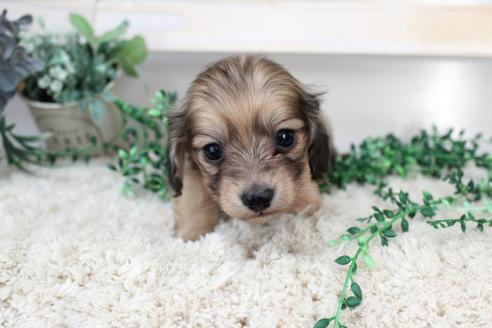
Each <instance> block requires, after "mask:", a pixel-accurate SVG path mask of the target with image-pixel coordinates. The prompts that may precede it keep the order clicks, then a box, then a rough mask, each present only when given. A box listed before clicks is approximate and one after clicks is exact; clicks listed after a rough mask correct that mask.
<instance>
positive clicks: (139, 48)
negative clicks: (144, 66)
mask: <svg viewBox="0 0 492 328" xmlns="http://www.w3.org/2000/svg"><path fill="white" fill-rule="evenodd" d="M116 57H117V58H118V60H119V62H120V64H121V66H122V68H123V69H124V70H125V72H126V73H127V74H128V75H130V76H137V73H136V70H135V68H134V66H135V65H137V64H140V63H141V62H143V61H144V60H145V58H147V46H146V44H145V40H144V38H142V37H141V36H138V35H137V36H134V37H133V38H131V39H130V40H128V41H125V42H123V44H122V45H121V47H120V48H119V49H118V51H117V53H116Z"/></svg>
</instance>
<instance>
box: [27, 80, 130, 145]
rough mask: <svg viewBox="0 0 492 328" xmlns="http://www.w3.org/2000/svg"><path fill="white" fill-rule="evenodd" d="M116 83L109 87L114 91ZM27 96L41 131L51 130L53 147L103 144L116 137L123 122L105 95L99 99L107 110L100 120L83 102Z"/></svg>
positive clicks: (49, 140) (50, 139)
mask: <svg viewBox="0 0 492 328" xmlns="http://www.w3.org/2000/svg"><path fill="white" fill-rule="evenodd" d="M113 87H114V82H111V83H110V84H108V87H107V88H106V90H108V91H111V90H112V89H113ZM24 99H25V101H26V103H27V105H28V107H29V109H30V110H31V113H32V114H33V116H34V119H35V121H36V124H37V125H38V128H39V129H40V130H41V132H49V133H50V134H51V136H50V137H49V138H48V139H47V141H46V147H47V148H48V150H50V151H60V150H66V149H83V148H93V147H94V146H102V145H103V143H108V142H112V141H115V139H116V138H117V137H118V135H119V132H120V129H121V127H122V124H123V123H122V118H121V115H120V113H119V110H118V108H116V106H115V105H114V104H113V103H111V102H108V101H106V100H104V99H102V98H101V97H98V100H99V101H100V102H101V103H102V104H104V106H103V112H102V113H101V114H102V115H101V117H100V118H99V119H97V120H95V119H94V118H93V117H92V116H91V114H90V111H89V108H88V106H85V108H83V107H82V106H81V103H80V102H70V103H64V104H59V103H45V102H39V101H33V100H30V99H27V98H24ZM101 149H102V148H101ZM96 153H101V151H97V152H96Z"/></svg>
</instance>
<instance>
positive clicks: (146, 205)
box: [0, 161, 492, 328]
mask: <svg viewBox="0 0 492 328" xmlns="http://www.w3.org/2000/svg"><path fill="white" fill-rule="evenodd" d="M36 172H37V173H36V174H35V175H26V174H23V173H19V172H14V171H9V170H7V169H6V168H5V167H2V168H0V326H4V327H311V326H312V325H313V324H314V322H315V321H316V319H319V318H320V317H323V316H328V315H332V314H333V312H334V310H335V307H336V304H337V303H336V302H337V296H338V295H339V293H340V289H341V287H342V283H343V279H344V275H345V270H344V268H343V267H341V266H339V265H337V264H335V263H334V259H335V258H336V257H338V256H339V255H341V254H345V253H347V254H352V250H351V249H350V247H347V246H345V248H344V249H340V248H329V247H327V245H326V242H327V240H329V239H332V238H336V237H337V236H338V235H339V234H341V233H342V232H343V231H344V230H345V229H346V228H348V227H350V226H351V225H353V224H354V223H355V222H356V221H355V219H356V218H358V217H362V216H365V215H367V214H368V213H369V212H370V209H371V206H372V205H374V204H378V205H383V203H382V202H381V201H380V200H379V199H378V198H377V197H375V196H374V195H373V194H372V188H371V187H368V186H355V185H353V186H350V187H349V188H348V189H347V190H345V191H335V192H334V193H332V194H330V195H324V196H323V206H322V209H321V210H320V211H319V212H318V213H317V214H316V215H315V216H314V217H311V218H302V217H294V216H285V217H283V218H281V219H278V220H276V221H275V222H273V223H271V224H269V225H266V226H251V225H248V224H246V223H243V222H239V221H237V220H229V221H226V222H222V223H221V224H220V225H219V226H218V227H217V229H216V230H215V232H213V233H210V234H208V235H206V236H205V237H204V238H203V239H201V240H199V241H196V242H187V243H186V242H183V241H181V240H179V239H176V238H174V237H173V225H174V221H173V218H172V212H171V209H170V207H169V205H168V204H166V203H163V202H162V201H161V200H159V199H157V198H156V197H154V196H152V195H148V194H145V193H143V192H142V193H140V194H139V195H137V197H135V198H134V199H127V198H125V197H124V196H122V195H121V193H120V187H121V178H120V177H119V176H117V175H116V174H115V173H113V172H111V171H109V170H108V169H107V168H106V167H105V165H104V163H103V162H102V161H94V162H92V163H90V164H88V165H84V164H76V165H74V166H70V167H62V168H56V169H41V170H36ZM392 184H394V185H395V186H396V187H402V186H403V187H405V188H406V189H408V190H409V191H411V194H414V195H416V194H418V193H420V192H421V191H423V190H428V191H430V192H433V193H435V194H436V195H440V194H446V193H449V192H452V189H451V188H450V186H448V185H447V184H445V183H441V182H438V181H435V180H432V179H429V178H423V177H414V178H412V179H409V180H406V181H400V180H398V179H393V180H392ZM371 253H372V255H373V257H374V259H375V262H376V266H375V267H374V268H372V269H368V268H366V267H365V266H363V265H361V266H360V268H359V273H358V276H357V281H358V282H359V284H360V285H361V287H362V289H363V292H364V301H363V304H362V305H361V306H360V307H358V308H357V309H355V310H346V311H344V314H343V322H344V323H345V324H346V325H348V326H349V327H414V328H417V327H492V321H491V316H492V315H491V313H492V238H491V232H490V230H489V229H487V230H486V231H485V232H483V233H480V232H478V231H475V230H473V229H472V230H471V231H469V232H468V233H466V234H462V233H461V231H460V230H459V227H454V228H452V229H447V230H440V231H436V230H434V229H432V228H431V227H430V226H428V225H427V224H425V223H424V222H422V218H419V217H416V218H415V219H414V220H413V221H412V222H411V225H410V232H409V233H407V234H404V235H400V236H398V238H396V239H395V240H394V241H392V242H391V243H390V246H389V247H381V246H380V244H379V242H377V243H376V244H374V245H373V247H372V248H371Z"/></svg>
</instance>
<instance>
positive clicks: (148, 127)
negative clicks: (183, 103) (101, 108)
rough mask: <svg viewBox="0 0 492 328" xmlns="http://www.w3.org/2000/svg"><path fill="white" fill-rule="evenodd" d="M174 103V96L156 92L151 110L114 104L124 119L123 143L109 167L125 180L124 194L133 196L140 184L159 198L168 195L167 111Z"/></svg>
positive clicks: (125, 104) (120, 102)
mask: <svg viewBox="0 0 492 328" xmlns="http://www.w3.org/2000/svg"><path fill="white" fill-rule="evenodd" d="M175 101H176V94H175V93H167V92H165V91H162V90H161V91H159V92H157V93H156V95H155V97H154V99H153V100H152V103H153V105H154V106H153V107H151V108H146V107H141V108H139V107H135V106H132V105H130V104H127V103H125V102H123V101H121V100H117V101H116V105H117V106H118V108H119V109H120V110H121V112H122V113H123V114H124V118H125V121H124V122H125V123H124V124H125V132H124V134H123V140H124V141H125V142H124V144H123V145H120V147H119V148H118V161H117V163H115V164H110V165H109V168H110V169H111V170H114V171H117V172H119V173H121V174H122V175H123V176H124V177H125V182H124V185H123V193H124V194H127V195H133V194H134V189H135V186H136V185H139V184H140V185H142V186H143V188H144V189H146V190H149V191H151V192H153V193H156V194H157V195H159V196H160V197H162V198H166V197H167V196H168V192H169V190H168V186H167V166H166V149H167V147H166V137H167V112H168V111H169V109H171V108H173V107H174V103H175ZM132 121H133V124H132Z"/></svg>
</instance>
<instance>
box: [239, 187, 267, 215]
mask: <svg viewBox="0 0 492 328" xmlns="http://www.w3.org/2000/svg"><path fill="white" fill-rule="evenodd" d="M273 196H275V190H274V189H272V188H269V187H267V186H259V185H256V184H255V185H253V186H252V187H251V188H249V189H248V190H246V191H245V192H243V193H242V194H241V201H242V202H243V204H244V206H246V207H247V208H249V209H250V210H252V211H254V212H257V213H260V212H261V211H264V210H266V209H267V208H269V207H270V204H271V202H272V199H273Z"/></svg>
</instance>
